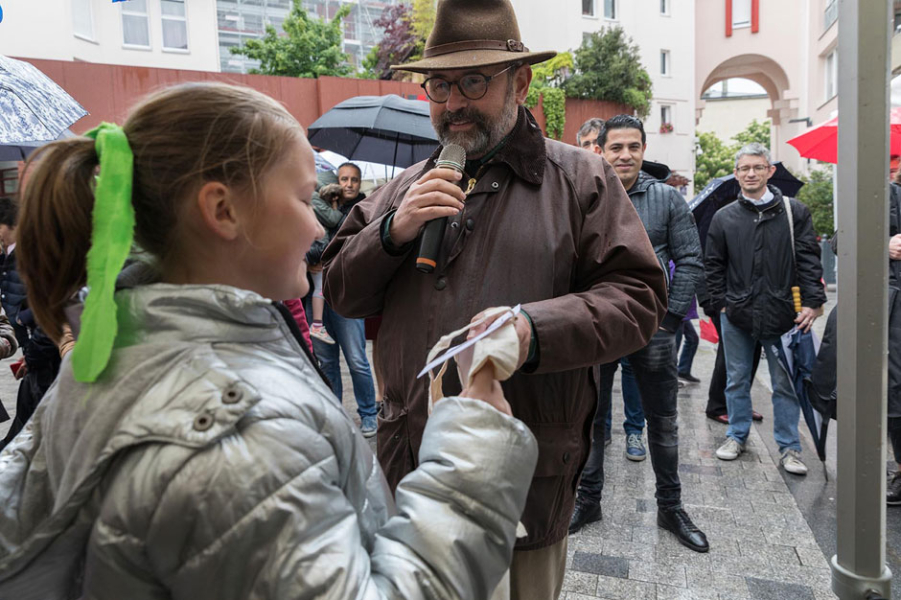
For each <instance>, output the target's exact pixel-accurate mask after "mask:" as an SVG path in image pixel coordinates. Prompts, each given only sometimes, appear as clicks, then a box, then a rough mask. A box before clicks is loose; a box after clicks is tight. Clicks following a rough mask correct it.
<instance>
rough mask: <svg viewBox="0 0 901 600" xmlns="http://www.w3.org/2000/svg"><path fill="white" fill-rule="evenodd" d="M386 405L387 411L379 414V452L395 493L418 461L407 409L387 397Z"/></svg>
mask: <svg viewBox="0 0 901 600" xmlns="http://www.w3.org/2000/svg"><path fill="white" fill-rule="evenodd" d="M384 406H385V412H383V413H382V414H380V415H379V416H378V422H379V428H378V432H377V434H376V439H377V454H378V457H379V463H380V464H381V465H382V469H383V470H384V471H385V479H387V480H388V485H389V486H391V492H392V493H394V490H395V489H396V488H397V484H398V483H400V480H401V479H403V478H404V477H405V476H406V475H407V474H408V473H409V472H410V471H412V470H413V469H415V468H416V461H415V460H414V457H413V447H412V445H411V443H410V433H409V430H408V428H407V409H406V408H401V407H398V406H396V405H392V403H391V402H390V401H389V400H388V399H387V398H386V399H385V405H384ZM392 408H394V411H392V410H391V409H392ZM395 411H396V412H395Z"/></svg>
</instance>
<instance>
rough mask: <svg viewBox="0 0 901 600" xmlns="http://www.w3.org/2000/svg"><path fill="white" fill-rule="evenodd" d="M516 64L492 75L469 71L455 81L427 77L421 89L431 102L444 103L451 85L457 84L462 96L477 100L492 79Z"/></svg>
mask: <svg viewBox="0 0 901 600" xmlns="http://www.w3.org/2000/svg"><path fill="white" fill-rule="evenodd" d="M514 66H516V65H510V66H509V67H507V68H506V69H504V70H503V71H498V72H497V73H495V74H494V75H482V74H481V73H469V74H468V75H464V76H463V77H461V78H460V79H458V80H456V81H448V80H447V79H445V78H443V77H429V78H428V79H426V80H425V81H424V82H422V89H424V90H425V95H426V96H428V97H429V100H431V101H432V102H437V103H438V104H444V103H445V102H447V101H448V100H449V99H450V95H451V86H454V85H455V86H457V89H458V90H459V91H460V93H461V94H463V96H464V97H466V98H469V99H470V100H479V99H481V98H483V97H484V96H485V94H487V93H488V84H489V83H490V82H491V80H492V79H494V78H495V77H497V76H498V75H500V74H501V73H503V72H505V71H509V70H510V69H512V68H513V67H514Z"/></svg>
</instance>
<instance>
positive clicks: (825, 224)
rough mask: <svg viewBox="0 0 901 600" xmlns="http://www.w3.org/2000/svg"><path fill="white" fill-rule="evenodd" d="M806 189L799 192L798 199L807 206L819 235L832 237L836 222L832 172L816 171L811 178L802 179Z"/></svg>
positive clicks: (811, 174)
mask: <svg viewBox="0 0 901 600" xmlns="http://www.w3.org/2000/svg"><path fill="white" fill-rule="evenodd" d="M800 179H801V181H803V182H804V187H802V188H801V191H800V192H798V195H797V199H798V200H800V201H801V202H803V203H804V204H806V205H807V208H809V209H810V216H811V217H813V229H814V231H816V232H817V233H818V234H819V235H821V236H824V237H832V235H833V234H834V233H835V221H834V220H833V216H832V210H833V203H832V170H831V169H825V170H820V169H817V170H814V171H811V172H810V176H807V177H801V178H800Z"/></svg>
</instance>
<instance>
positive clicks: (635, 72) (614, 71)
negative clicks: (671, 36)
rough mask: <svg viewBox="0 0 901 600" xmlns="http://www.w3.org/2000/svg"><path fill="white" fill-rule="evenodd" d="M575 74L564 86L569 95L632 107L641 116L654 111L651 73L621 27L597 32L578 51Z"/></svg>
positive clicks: (635, 46) (576, 53)
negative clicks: (652, 109) (649, 73)
mask: <svg viewBox="0 0 901 600" xmlns="http://www.w3.org/2000/svg"><path fill="white" fill-rule="evenodd" d="M574 62H575V67H576V73H575V75H573V76H572V77H570V78H569V80H567V82H566V84H565V85H564V90H565V91H566V95H567V96H569V97H570V98H584V99H587V100H607V101H608V102H618V103H620V104H625V105H627V106H631V107H632V108H634V109H635V111H636V112H637V113H638V115H639V116H641V117H646V116H647V115H648V113H650V110H651V76H650V75H648V72H647V70H646V69H645V68H644V66H642V64H641V56H640V55H639V50H638V46H637V45H635V44H633V43H632V38H630V37H629V36H627V35H626V33H625V32H624V31H623V29H622V27H612V28H608V29H603V30H601V31H596V32H594V33H592V34H590V35H589V36H587V37H586V38H585V40H584V41H583V42H582V45H581V46H579V48H578V49H577V50H576V52H575V61H574Z"/></svg>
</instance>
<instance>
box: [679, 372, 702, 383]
mask: <svg viewBox="0 0 901 600" xmlns="http://www.w3.org/2000/svg"><path fill="white" fill-rule="evenodd" d="M679 380H680V381H684V382H685V383H701V380H700V379H698V378H697V377H695V376H694V375H692V374H691V373H685V374H682V373H679Z"/></svg>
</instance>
